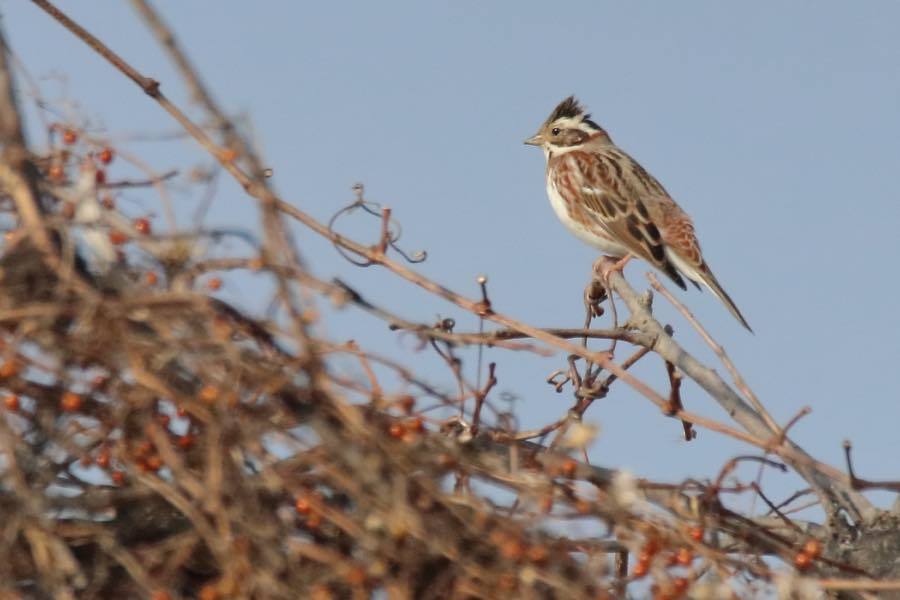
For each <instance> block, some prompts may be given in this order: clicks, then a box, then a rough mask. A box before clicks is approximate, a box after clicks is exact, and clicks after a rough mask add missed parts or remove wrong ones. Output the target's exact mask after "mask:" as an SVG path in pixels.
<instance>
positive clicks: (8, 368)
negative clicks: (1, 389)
mask: <svg viewBox="0 0 900 600" xmlns="http://www.w3.org/2000/svg"><path fill="white" fill-rule="evenodd" d="M21 370H22V365H20V364H19V361H17V360H16V359H14V358H11V359H9V360H6V361H3V364H2V365H0V378H3V379H7V378H9V377H15V376H16V375H18V374H19V371H21Z"/></svg>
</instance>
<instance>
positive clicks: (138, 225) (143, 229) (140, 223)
mask: <svg viewBox="0 0 900 600" xmlns="http://www.w3.org/2000/svg"><path fill="white" fill-rule="evenodd" d="M134 228H135V229H136V230H137V232H138V233H140V234H141V235H149V234H150V231H151V230H152V227H151V226H150V219H148V218H146V217H141V218H140V219H135V220H134Z"/></svg>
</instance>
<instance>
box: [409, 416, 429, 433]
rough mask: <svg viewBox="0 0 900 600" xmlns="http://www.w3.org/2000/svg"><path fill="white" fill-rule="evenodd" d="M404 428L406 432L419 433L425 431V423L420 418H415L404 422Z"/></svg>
mask: <svg viewBox="0 0 900 600" xmlns="http://www.w3.org/2000/svg"><path fill="white" fill-rule="evenodd" d="M405 427H406V429H407V430H408V431H417V432H419V433H421V432H423V431H425V422H424V421H422V418H421V417H415V418H413V419H410V420H409V421H407V422H406V424H405Z"/></svg>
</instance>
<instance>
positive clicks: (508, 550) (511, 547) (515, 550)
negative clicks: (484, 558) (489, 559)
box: [500, 539, 525, 560]
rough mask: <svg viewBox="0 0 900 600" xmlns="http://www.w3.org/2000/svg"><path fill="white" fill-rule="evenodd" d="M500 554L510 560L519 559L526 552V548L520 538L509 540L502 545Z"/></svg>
mask: <svg viewBox="0 0 900 600" xmlns="http://www.w3.org/2000/svg"><path fill="white" fill-rule="evenodd" d="M500 554H501V555H503V558H506V559H508V560H519V559H520V558H522V555H523V554H525V548H523V547H522V543H521V542H520V541H519V540H514V539H511V540H507V541H506V542H504V543H503V545H501V546H500Z"/></svg>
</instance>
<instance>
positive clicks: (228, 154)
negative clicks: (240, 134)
mask: <svg viewBox="0 0 900 600" xmlns="http://www.w3.org/2000/svg"><path fill="white" fill-rule="evenodd" d="M220 156H221V157H222V160H223V161H224V162H231V161H233V160H234V159H236V158H237V152H235V151H234V150H232V149H231V148H226V149H225V150H222V153H221V154H220Z"/></svg>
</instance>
